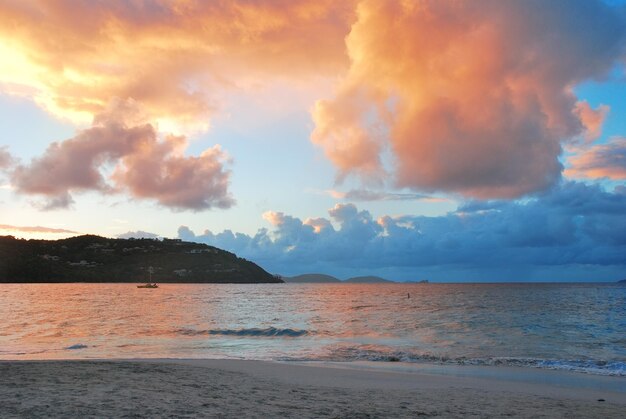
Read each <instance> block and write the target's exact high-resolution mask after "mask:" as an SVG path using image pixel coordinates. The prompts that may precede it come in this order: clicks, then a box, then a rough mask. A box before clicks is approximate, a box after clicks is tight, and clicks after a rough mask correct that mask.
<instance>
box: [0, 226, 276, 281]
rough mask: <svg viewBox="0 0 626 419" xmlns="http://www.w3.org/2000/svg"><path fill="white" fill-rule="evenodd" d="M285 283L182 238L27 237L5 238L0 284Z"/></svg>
mask: <svg viewBox="0 0 626 419" xmlns="http://www.w3.org/2000/svg"><path fill="white" fill-rule="evenodd" d="M150 267H152V270H153V274H152V281H154V282H174V283H185V282H187V283H277V282H283V281H282V280H281V279H280V278H278V277H276V276H273V275H271V274H269V273H268V272H266V271H265V270H263V269H262V268H261V267H259V266H258V265H256V264H254V263H252V262H250V261H247V260H245V259H243V258H239V257H237V256H236V255H235V254H233V253H230V252H227V251H224V250H221V249H218V248H216V247H212V246H207V245H205V244H199V243H189V242H183V241H180V240H169V239H164V240H155V239H108V238H105V237H99V236H92V235H86V236H78V237H72V238H69V239H64V240H54V241H52V240H21V239H16V238H14V237H12V236H0V283H6V282H146V281H148V279H149V270H150Z"/></svg>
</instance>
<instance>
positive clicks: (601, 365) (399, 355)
mask: <svg viewBox="0 0 626 419" xmlns="http://www.w3.org/2000/svg"><path fill="white" fill-rule="evenodd" d="M321 359H323V360H327V361H373V362H409V363H435V364H447V365H486V366H509V367H526V368H528V367H530V368H543V369H553V370H566V371H574V372H582V373H587V374H596V375H610V376H619V377H626V362H624V361H604V360H557V359H540V358H514V357H491V358H467V357H458V358H454V357H448V356H442V355H434V354H430V353H417V352H412V351H397V350H380V349H370V348H363V347H356V348H338V349H335V350H333V351H331V353H329V354H328V355H325V356H323V357H322V358H321Z"/></svg>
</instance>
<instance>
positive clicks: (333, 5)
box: [0, 0, 354, 133]
mask: <svg viewBox="0 0 626 419" xmlns="http://www.w3.org/2000/svg"><path fill="white" fill-rule="evenodd" d="M353 10H354V4H353V2H351V1H345V2H335V1H332V0H321V1H320V0H316V1H311V0H298V1H294V0H274V1H267V0H260V1H252V2H224V1H219V2H213V1H212V2H203V1H195V0H194V1H149V2H144V1H141V2H100V3H94V2H90V1H79V2H76V1H72V0H60V1H54V2H49V1H45V0H39V1H38V0H35V1H31V2H28V3H27V4H26V3H23V2H8V3H7V2H3V3H2V4H1V5H0V57H2V58H1V59H0V90H1V91H4V92H7V93H13V94H20V95H24V96H29V97H32V98H33V99H34V100H35V101H36V102H37V103H39V104H40V105H41V106H42V107H44V108H46V109H47V110H49V111H50V112H52V113H54V114H56V115H59V116H61V117H63V118H69V119H72V120H75V121H82V122H88V121H90V120H91V118H92V116H93V115H94V114H98V113H100V112H102V111H103V110H104V109H105V108H106V106H107V104H108V103H109V101H110V100H111V99H112V98H114V97H119V98H124V99H125V98H133V99H134V100H136V101H138V102H140V103H141V104H142V106H143V107H144V108H145V111H146V114H147V116H148V118H149V119H150V120H151V121H153V122H154V123H155V126H157V125H158V126H159V129H163V130H166V131H170V130H173V131H174V132H177V133H183V132H188V131H190V130H203V129H206V128H207V126H208V124H209V121H210V118H211V116H213V114H214V113H215V111H216V109H217V108H219V106H220V102H221V95H222V92H223V91H228V90H233V89H236V90H238V89H248V88H254V87H255V86H257V85H258V84H262V83H264V82H266V81H268V79H275V78H283V79H289V80H294V81H295V80H299V79H302V78H305V79H308V80H311V79H314V78H316V77H318V76H320V75H331V76H333V75H335V74H337V73H338V72H340V71H342V69H343V68H345V67H346V65H347V56H346V54H345V47H344V45H343V38H344V36H345V34H346V33H347V32H348V30H349V22H350V20H351V17H352V15H353V13H354V12H353Z"/></svg>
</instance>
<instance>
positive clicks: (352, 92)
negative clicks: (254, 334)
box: [0, 0, 626, 281]
mask: <svg viewBox="0 0 626 419" xmlns="http://www.w3.org/2000/svg"><path fill="white" fill-rule="evenodd" d="M624 63H626V9H625V6H624V4H623V2H620V1H602V0H586V1H550V2H545V1H535V0H525V1H496V0H493V1H492V0H484V1H428V0H423V1H395V0H385V1H379V0H351V1H331V0H323V1H319V0H318V1H310V0H298V1H291V0H260V1H252V2H247V1H242V2H239V1H233V2H204V1H194V0H192V1H188V0H184V1H183V0H181V1H159V0H155V1H139V2H126V1H111V2H102V3H100V2H99V3H94V2H90V1H78V2H77V1H65V0H61V1H54V2H50V1H28V2H20V1H11V0H8V1H0V126H2V127H3V132H2V135H1V136H0V221H1V222H2V223H4V224H5V225H4V226H0V234H3V235H15V236H17V237H24V238H46V237H47V238H52V239H54V238H61V237H67V236H68V235H73V234H86V233H89V234H98V235H104V236H109V237H116V236H119V235H125V237H128V236H132V235H133V234H136V235H137V236H142V237H143V236H146V235H148V236H150V237H172V238H182V239H185V240H194V241H201V242H205V243H208V244H211V245H215V246H217V247H221V248H225V249H227V250H229V251H233V252H236V253H237V254H238V255H240V256H242V257H246V258H249V259H251V260H254V261H256V262H258V263H259V264H260V265H262V266H263V267H264V268H266V269H267V270H269V271H271V272H273V273H277V274H286V275H292V274H298V273H304V272H310V271H316V272H317V271H320V272H326V273H329V274H334V275H340V276H351V275H365V274H371V273H376V274H379V275H384V276H388V277H393V278H396V279H399V280H410V279H415V278H418V277H423V276H427V277H429V278H433V279H440V280H445V281H447V280H463V279H462V278H463V275H465V274H469V275H471V276H472V278H473V279H475V280H482V279H484V280H567V279H575V280H583V279H587V280H608V279H611V280H612V279H613V278H614V277H619V276H620V275H623V271H624V268H625V267H626V260H624V258H623V256H620V255H624V254H626V224H625V223H624V217H623V216H622V215H621V214H624V213H626V184H625V183H624V182H625V180H626V140H625V139H624V136H625V135H626V124H624V122H623V121H624V120H626V118H625V116H626V101H624V99H623V98H624V97H626V96H625V94H626V84H625V82H624V80H625V77H624V76H625V74H624V66H625V64H624ZM590 86H591V87H590ZM590 202H594V205H591V204H589V203H590ZM582 203H585V204H582ZM609 225H610V226H611V227H610V228H609ZM15 226H44V227H32V229H31V227H15ZM29 229H30V230H29ZM78 232H80V233H78ZM607 232H608V233H607ZM591 249H593V251H591ZM580 266H584V272H583V271H581V270H579V269H578V267H580ZM590 275H591V276H590Z"/></svg>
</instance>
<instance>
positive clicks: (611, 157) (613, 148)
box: [564, 138, 626, 180]
mask: <svg viewBox="0 0 626 419" xmlns="http://www.w3.org/2000/svg"><path fill="white" fill-rule="evenodd" d="M568 163H569V165H570V167H568V168H567V169H565V172H564V174H565V176H567V177H570V178H587V179H599V178H608V179H611V180H625V179H626V138H612V139H610V140H609V141H608V142H607V143H606V144H596V145H593V146H591V147H589V148H588V149H586V150H582V151H580V152H579V153H578V154H575V155H574V156H572V157H570V158H569V159H568Z"/></svg>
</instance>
